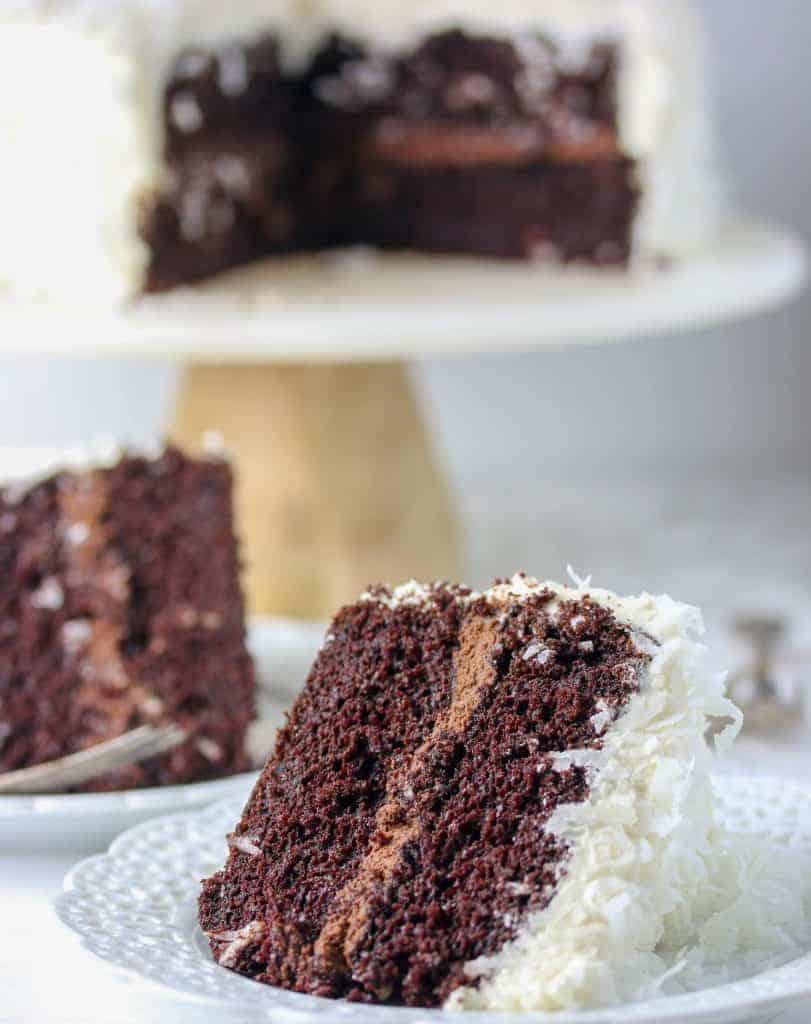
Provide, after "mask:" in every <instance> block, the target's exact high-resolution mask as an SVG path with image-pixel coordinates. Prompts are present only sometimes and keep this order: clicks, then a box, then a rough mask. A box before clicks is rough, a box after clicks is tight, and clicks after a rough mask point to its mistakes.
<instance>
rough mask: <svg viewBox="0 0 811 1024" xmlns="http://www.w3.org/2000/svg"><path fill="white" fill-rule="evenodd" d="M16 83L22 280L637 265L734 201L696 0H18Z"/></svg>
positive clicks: (8, 134)
mask: <svg viewBox="0 0 811 1024" xmlns="http://www.w3.org/2000/svg"><path fill="white" fill-rule="evenodd" d="M43 66H45V67H47V68H48V69H49V72H50V74H49V75H48V76H42V75H41V74H40V73H39V72H38V70H37V69H40V68H42V67H43ZM53 82H58V83H59V88H58V90H57V89H54V88H53V86H52V85H51V84H50V83H53ZM1 94H5V95H7V96H8V97H9V100H8V102H7V104H6V106H5V108H3V106H2V104H0V140H2V139H4V138H5V139H6V140H7V141H8V145H7V146H6V147H5V150H6V151H7V152H8V159H7V177H8V180H9V186H8V187H7V189H6V190H5V192H4V195H5V196H6V198H4V197H2V196H0V215H2V219H3V222H4V224H5V225H6V231H5V233H4V234H5V238H6V240H7V241H6V243H5V246H6V247H7V248H8V252H7V253H4V251H3V247H2V246H0V282H5V283H6V284H7V285H9V286H10V287H12V288H14V289H15V290H17V291H20V292H23V293H34V294H36V293H44V294H46V295H49V296H51V295H56V296H60V297H62V298H70V299H72V300H74V301H75V300H77V299H78V300H82V299H86V298H87V297H88V295H92V297H93V298H94V300H95V301H98V299H99V298H100V297H103V298H104V299H105V300H106V301H108V302H109V301H112V302H115V301H120V300H121V299H123V298H128V297H133V296H137V295H139V294H141V293H142V292H144V291H164V290H167V289H171V288H175V287H177V286H180V285H183V284H188V283H190V282H194V281H199V280H203V279H205V278H208V277H210V276H211V275H213V274H216V273H219V272H221V271H224V270H228V269H230V268H233V267H236V266H239V265H242V264H246V263H252V262H254V261H257V260H260V259H264V258H268V257H272V256H278V255H283V254H289V253H300V252H314V251H318V250H324V249H333V248H343V247H346V246H354V245H365V246H374V247H377V248H379V249H388V250H418V251H422V252H426V253H448V254H452V253H456V254H462V255H473V256H482V257H487V258H496V259H512V260H533V261H540V262H549V263H555V264H560V263H562V264H566V263H573V262H576V263H586V264H591V265H596V266H617V267H625V266H628V265H629V264H630V263H631V262H632V261H634V260H643V261H651V260H653V261H657V260H660V259H668V258H671V257H672V258H676V257H678V256H680V255H682V254H684V253H686V252H689V251H691V250H693V249H694V248H695V247H696V246H700V245H701V244H703V243H704V242H705V241H706V240H707V239H708V238H709V237H711V236H712V234H713V233H714V231H715V230H716V228H717V224H718V220H719V215H720V203H719V189H718V184H717V182H718V179H717V174H716V171H715V167H714V153H713V148H714V147H713V140H712V131H711V130H710V125H709V115H708V111H707V104H706V101H705V97H704V86H703V69H702V66H701V46H700V31H699V26H698V19H697V16H696V13H695V10H694V8H693V4H692V2H691V0H507V2H505V3H502V4H499V5H493V4H486V3H484V2H482V0H476V2H473V3H471V2H469V0H441V2H436V0H415V2H414V3H411V4H403V3H401V2H400V0H383V2H381V3H375V4H369V3H368V0H280V2H276V3H273V4H267V3H264V2H262V0H241V2H240V3H239V4H237V5H223V4H222V3H220V2H219V0H163V2H162V3H160V4H155V3H154V2H152V0H103V2H102V0H57V2H46V0H11V3H10V5H7V6H6V7H4V9H3V11H0V95H1ZM20 96H23V97H24V98H25V99H24V102H19V97H20ZM11 97H13V98H14V99H13V102H12V100H11ZM76 111H81V112H82V116H81V117H77V116H76ZM63 133H64V136H65V137H64V138H63V137H62V134H63ZM12 140H13V145H12ZM68 145H69V148H70V151H71V152H72V153H73V154H75V159H73V160H72V161H71V163H70V165H69V166H64V165H63V166H60V173H59V175H58V176H56V175H54V174H53V172H52V166H53V165H52V162H51V161H50V160H48V159H47V158H46V155H47V152H52V151H54V150H59V149H60V148H63V149H67V147H68ZM44 146H47V147H48V150H47V151H45V150H44V148H43V147H44ZM26 196H30V197H32V202H33V199H34V198H35V199H36V203H37V209H38V216H37V217H36V218H33V217H32V216H31V205H30V203H29V202H26V201H25V197H26ZM63 240H64V242H63ZM68 246H70V248H67V247H68ZM68 253H70V254H71V258H70V259H68V258H67V254H68ZM74 265H76V266H81V267H82V270H83V276H82V277H81V278H79V277H78V276H77V275H76V274H75V273H74V272H73V270H72V267H73V266H74ZM88 289H89V290H88Z"/></svg>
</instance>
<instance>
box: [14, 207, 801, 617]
mask: <svg viewBox="0 0 811 1024" xmlns="http://www.w3.org/2000/svg"><path fill="white" fill-rule="evenodd" d="M806 270H807V262H806V254H805V250H804V247H803V245H802V243H801V242H800V241H798V240H797V239H796V238H794V237H793V236H792V235H791V234H789V233H787V232H785V231H783V230H781V229H779V228H775V227H773V226H769V225H766V224H761V223H756V222H753V221H744V220H738V221H735V222H731V223H730V224H729V225H728V227H727V228H726V229H725V230H724V231H723V232H722V233H721V234H720V235H719V237H718V239H717V241H716V243H715V244H714V245H713V246H711V247H710V248H708V249H706V250H705V251H703V252H702V253H701V254H698V255H696V256H695V257H693V258H691V259H689V260H685V261H683V262H682V263H680V264H679V265H677V266H674V267H671V268H667V269H659V270H647V271H639V272H635V273H633V274H630V275H629V274H620V273H606V272H595V271H587V270H574V271H573V270H568V271H565V272H562V271H555V270H551V269H548V268H543V269H542V268H539V267H537V266H528V265H527V266H524V265H507V264H494V263H491V262H485V261H479V260H466V259H458V260H438V259H426V258H421V257H416V256H413V257H381V258H375V257H373V256H372V255H371V254H369V253H367V252H365V251H360V250H353V251H351V252H349V253H346V254H342V255H341V256H340V257H334V256H333V257H324V258H306V259H295V260H291V261H289V262H286V263H284V264H280V263H279V262H271V263H268V264H263V265H261V266H257V267H252V268H250V269H249V270H245V271H238V272H235V273H231V274H227V275H223V276H222V277H220V278H218V279H217V280H216V281H213V282H210V283H208V284H206V285H204V286H201V287H197V288H189V289H183V290H181V291H178V292H175V293H172V294H171V295H167V296H160V297H150V298H148V299H144V300H141V301H139V302H138V303H135V304H134V305H132V306H131V307H129V308H127V309H124V310H119V311H115V312H106V313H105V312H103V311H99V310H98V309H87V308H83V307H76V308H73V309H65V308H55V307H53V306H51V305H48V304H45V303H40V304H35V303H22V302H19V301H14V300H12V299H9V298H7V299H5V300H0V350H2V351H6V352H12V351H16V352H19V351H28V352H30V351H32V350H35V351H37V352H41V353H46V354H53V355H57V354H58V355H67V354H70V355H79V354H81V355H107V356H118V357H121V356H132V357H136V358H154V357H159V358H161V359H169V360H179V361H182V362H184V363H185V364H186V367H187V368H186V372H185V374H184V377H183V381H182V385H181V390H180V394H179V397H178V403H177V409H176V413H175V417H174V423H173V426H172V428H171V434H172V436H173V437H175V438H176V439H177V440H179V441H180V442H182V443H184V444H186V445H192V446H194V445H195V444H196V443H197V442H198V441H199V438H200V436H201V435H202V434H203V433H204V432H205V431H206V430H210V429H214V430H218V431H220V432H221V433H222V435H223V437H224V439H225V442H226V444H227V446H228V447H229V449H231V450H232V451H233V452H234V454H235V455H236V457H237V459H238V466H239V488H238V500H239V512H240V519H241V529H242V533H243V535H244V538H245V543H246V553H247V554H246V561H247V566H248V591H249V595H250V599H251V605H252V608H253V610H254V611H255V612H276V613H284V614H288V615H299V616H305V617H310V618H313V617H317V618H318V617H324V616H326V615H328V614H329V613H330V612H331V611H332V610H333V609H334V608H335V607H336V606H337V605H338V604H339V603H340V602H341V601H343V600H345V599H348V598H350V597H351V596H352V595H354V594H356V593H357V592H358V590H359V589H362V588H363V587H364V586H365V585H366V584H367V583H368V582H369V581H370V580H374V579H392V580H396V579H400V578H403V577H411V576H417V577H425V578H432V577H437V576H447V577H453V576H457V574H458V546H457V540H456V537H457V531H456V525H455V519H454V516H453V514H452V511H451V505H450V502H449V499H448V494H447V488H446V486H445V482H444V480H443V478H442V476H441V474H440V473H439V471H438V469H437V466H436V463H435V460H434V457H433V454H432V451H431V446H430V443H429V438H428V436H427V432H426V428H425V425H424V422H423V419H422V416H421V414H420V412H419V408H418V405H417V402H416V400H415V395H414V392H413V388H412V385H411V381H410V376H409V373H408V368H407V365H406V363H405V361H406V360H411V359H415V358H419V357H424V356H430V355H438V354H443V355H451V354H460V355H461V354H466V353H471V352H483V351H487V352H506V351H510V350H529V349H536V348H553V347H560V346H565V345H572V344H582V343H596V342H608V341H618V340H622V339H627V338H632V337H638V336H654V335H656V334H662V333H664V332H667V333H678V332H684V331H687V330H690V329H695V328H701V327H707V326H710V325H713V324H717V323H720V322H722V321H729V320H733V319H737V318H743V317H746V316H750V315H752V314H755V313H762V312H765V311H767V310H769V309H774V308H776V307H778V306H780V305H781V304H782V303H784V302H785V301H786V300H787V299H788V298H790V297H791V295H792V294H794V293H795V292H796V291H797V290H798V289H799V288H800V287H801V285H802V283H803V281H804V279H805V276H806ZM481 415H482V416H486V415H487V410H486V409H483V410H481Z"/></svg>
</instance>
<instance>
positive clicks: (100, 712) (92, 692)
mask: <svg viewBox="0 0 811 1024" xmlns="http://www.w3.org/2000/svg"><path fill="white" fill-rule="evenodd" d="M231 485H232V479H231V469H230V467H229V465H228V463H227V462H226V461H224V460H223V459H221V458H214V457H212V458H201V459H192V458H189V457H187V456H186V455H184V454H183V453H182V452H180V451H179V450H178V449H176V448H171V447H170V448H166V449H165V450H163V451H160V452H156V453H153V454H150V455H142V454H135V453H133V452H126V451H118V450H110V451H109V452H107V453H104V454H102V453H101V452H96V453H83V454H77V455H75V456H66V457H65V458H62V457H59V458H58V459H56V460H55V461H53V462H52V463H51V464H50V465H49V467H48V468H44V469H43V471H42V473H40V474H38V476H37V477H36V478H35V479H16V480H14V482H3V483H0V772H2V771H13V770H15V769H18V768H25V767H28V766H31V765H35V764H39V763H42V762H44V761H50V760H53V759H54V758H58V757H61V756H64V755H66V754H71V753H74V752H76V751H79V750H82V749H85V748H87V747H89V746H92V745H93V744H96V743H99V742H101V741H103V740H108V739H112V738H113V737H115V736H118V735H120V734H121V733H123V732H126V731H127V730H129V729H132V728H135V727H137V726H139V725H144V724H152V725H164V724H168V723H170V722H175V723H178V724H179V725H181V726H182V727H183V729H184V730H185V731H186V733H187V734H188V738H187V739H186V741H185V742H184V743H183V744H182V745H181V746H179V747H177V748H175V749H174V750H172V751H170V752H168V753H166V754H164V755H162V756H160V757H157V758H152V759H150V760H148V761H144V762H142V763H139V764H134V765H131V766H129V767H126V768H122V769H120V770H118V771H116V772H114V773H112V774H110V775H108V776H106V777H104V778H102V779H98V780H96V781H95V782H93V783H91V784H89V786H88V787H87V788H94V789H128V788H133V787H140V786H154V785H161V784H167V783H183V782H193V781H198V780H202V779H212V778H217V777H221V776H225V775H230V774H233V773H234V772H239V771H244V770H247V769H248V768H249V767H250V764H249V760H248V757H247V755H246V752H245V749H244V743H245V735H246V731H247V728H248V725H249V723H250V721H251V719H252V718H253V714H254V690H255V681H254V669H253V664H252V661H251V658H250V655H249V653H248V651H247V648H246V644H245V624H244V612H243V602H242V593H241V590H240V583H239V559H238V552H237V544H236V541H235V537H234V527H233V520H232V508H231Z"/></svg>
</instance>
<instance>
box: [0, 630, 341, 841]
mask: <svg viewBox="0 0 811 1024" xmlns="http://www.w3.org/2000/svg"><path fill="white" fill-rule="evenodd" d="M322 635H323V629H322V627H320V626H314V625H311V624H308V623H295V622H288V621H286V620H282V619H256V620H254V621H253V622H252V623H251V627H250V630H249V645H250V647H251V651H252V653H253V655H254V658H255V660H256V666H257V670H258V674H259V681H260V694H259V713H260V719H261V720H262V721H263V723H265V722H267V723H268V726H269V728H270V729H271V730H272V727H273V726H274V725H278V724H280V722H281V720H282V716H283V712H284V708H285V707H287V706H288V705H289V704H290V703H291V702H292V699H293V697H294V696H295V693H296V691H297V690H298V689H299V688H300V687H301V685H302V683H303V681H304V678H305V676H306V673H307V669H308V667H309V664H310V662H311V660H312V657H313V654H314V651H315V649H316V648H317V647H318V644H319V643H320V639H321V636H322ZM257 753H258V752H257ZM263 753H266V751H265V752H263ZM255 778H256V774H255V773H249V774H246V775H237V776H234V777H232V778H230V779H217V780H215V781H214V782H198V783H193V784H190V785H185V786H162V787H158V788H154V789H140V790H129V791H127V792H121V793H77V794H64V795H59V796H0V851H2V850H26V851H29V852H34V851H36V850H56V849H61V850H76V851H77V852H88V851H90V850H102V849H104V848H105V847H106V845H107V844H108V843H109V842H110V840H111V839H112V838H113V836H116V835H118V833H119V832H121V831H123V830H124V829H126V828H131V827H132V826H133V825H137V824H138V823H139V822H142V821H146V820H148V819H149V818H155V817H158V816H159V815H163V814H170V813H171V812H173V811H184V810H191V809H193V808H200V807H206V806H208V805H209V804H211V803H214V802H215V801H217V800H222V799H223V798H225V797H234V799H235V800H236V802H237V803H238V802H239V801H241V800H244V799H245V797H246V796H247V794H248V792H249V791H250V787H251V785H252V784H253V781H254V780H255Z"/></svg>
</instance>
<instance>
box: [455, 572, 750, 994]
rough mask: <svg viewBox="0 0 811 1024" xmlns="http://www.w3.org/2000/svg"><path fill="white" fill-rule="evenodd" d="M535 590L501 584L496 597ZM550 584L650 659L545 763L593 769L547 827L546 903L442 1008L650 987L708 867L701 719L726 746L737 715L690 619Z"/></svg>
mask: <svg viewBox="0 0 811 1024" xmlns="http://www.w3.org/2000/svg"><path fill="white" fill-rule="evenodd" d="M537 586H538V584H536V583H535V582H534V581H528V580H522V579H518V580H513V581H512V583H511V584H508V585H507V586H506V587H503V588H500V596H501V597H502V598H506V597H507V593H508V592H509V593H513V592H516V591H517V592H520V593H531V592H532V590H533V589H535V588H537ZM544 586H550V585H549V584H544ZM551 586H552V587H553V589H555V591H556V592H557V593H558V594H559V598H560V599H565V598H568V597H572V598H574V599H577V598H578V597H582V595H583V594H584V593H586V592H587V593H588V594H589V595H590V596H591V597H592V599H594V600H596V601H598V602H599V603H600V604H602V605H604V606H606V607H608V608H610V609H611V610H612V611H613V612H614V614H615V615H616V617H617V618H618V620H620V621H622V622H625V623H627V624H628V625H630V626H631V627H632V628H633V629H634V630H635V631H638V632H637V636H638V637H639V644H640V647H641V648H642V649H643V650H645V651H646V652H648V653H650V654H651V655H652V658H651V662H650V664H649V666H648V668H647V670H646V671H645V674H644V678H643V680H642V683H641V687H640V690H639V693H638V694H637V695H636V696H635V697H633V698H632V700H631V701H630V702H629V705H628V707H627V709H626V711H625V712H624V713H623V714H622V715H621V717H620V718H619V719H618V720H617V721H616V722H615V723H614V724H613V725H612V726H610V727H609V728H607V729H606V731H605V734H604V744H603V749H602V750H600V751H589V750H586V751H575V750H572V751H566V752H561V754H559V755H556V767H557V768H558V770H565V769H566V768H567V767H569V766H570V765H572V764H578V765H583V764H585V765H587V766H589V767H591V768H592V770H593V773H594V774H593V778H592V786H591V791H590V796H589V799H588V800H587V801H586V802H585V803H582V804H576V805H570V806H565V807H561V808H559V809H558V810H557V811H556V812H555V813H554V814H553V816H552V818H551V819H550V822H549V824H548V826H547V827H548V829H549V831H551V832H553V833H555V834H556V835H558V836H560V837H562V838H565V839H566V840H567V842H568V843H569V844H570V846H571V856H570V859H569V861H568V863H567V864H566V871H565V874H564V876H563V877H562V880H561V882H560V885H559V888H558V890H557V892H556V893H555V895H554V897H553V899H552V901H551V903H550V904H549V906H548V907H547V909H546V910H544V911H542V912H541V913H538V914H535V915H534V916H532V917H531V918H530V919H529V920H528V922H527V923H526V925H525V927H524V928H523V929H522V931H521V932H520V933H519V935H518V937H517V938H516V939H515V940H514V941H513V942H511V943H509V944H508V945H507V946H505V947H504V948H503V949H502V950H501V951H500V952H499V953H498V954H497V955H495V956H492V957H485V958H481V959H480V960H477V961H474V962H473V963H470V964H468V965H467V967H466V969H467V972H468V973H469V974H470V976H471V979H472V978H478V979H481V981H480V985H479V987H478V988H473V987H469V988H463V989H460V990H458V991H457V992H455V993H454V994H453V996H452V997H451V999H450V1000H449V1002H448V1008H449V1009H462V1008H464V1009H487V1010H494V1011H505V1012H507V1011H521V1010H527V1011H528V1010H545V1011H553V1010H571V1009H575V1008H583V1007H594V1006H605V1005H611V1004H615V1003H620V1002H624V1001H628V1000H631V999H633V998H636V997H639V996H640V995H642V994H645V993H646V992H651V991H653V990H655V988H656V986H657V985H659V984H660V983H661V982H662V979H663V977H664V975H665V974H666V972H667V970H668V964H667V963H666V962H665V961H664V960H663V959H662V958H661V956H660V955H659V954H658V953H657V952H656V949H657V945H658V944H659V943H660V941H661V939H662V937H663V935H664V934H665V933H666V931H667V930H668V929H669V922H670V921H671V920H678V919H681V920H682V921H685V920H688V919H689V920H692V919H693V918H694V916H695V914H694V911H693V909H692V901H694V900H695V899H696V895H697V893H698V891H699V890H700V889H701V888H702V886H703V885H705V884H706V882H707V879H708V878H709V876H710V873H711V871H712V866H713V864H714V863H715V862H716V861H717V852H716V851H717V844H718V839H719V836H718V832H717V829H716V826H715V823H714V820H713V812H712V793H711V787H710V782H709V775H708V768H709V762H710V758H711V753H710V751H709V749H708V748H707V746H706V744H705V742H704V738H703V737H704V732H705V727H706V718H707V716H708V715H717V716H726V717H729V718H731V719H733V721H734V722H735V725H734V726H731V727H730V728H729V730H728V731H727V733H726V734H725V735H723V742H730V741H731V739H732V736H733V734H734V732H735V731H736V730H737V728H738V723H739V720H740V715H739V713H738V712H737V710H736V709H735V708H734V707H733V706H732V705H731V704H730V703H729V702H728V701H727V700H726V699H725V698H724V695H723V694H724V685H723V678H719V677H717V676H713V675H711V674H709V673H708V672H707V670H706V668H705V665H704V648H703V647H702V646H701V644H700V643H699V642H698V637H699V635H700V634H701V632H702V631H703V627H702V623H701V617H700V614H699V613H698V611H697V610H696V609H693V608H689V607H687V606H685V605H681V604H677V603H676V602H674V601H672V600H671V599H670V598H667V597H661V598H653V597H651V596H649V595H643V596H642V597H639V598H619V597H617V596H616V595H614V594H611V593H608V592H606V591H601V590H594V589H591V588H588V590H587V591H586V590H584V589H581V588H575V589H573V590H572V589H570V588H565V587H558V586H555V585H551ZM649 638H653V640H654V641H655V642H656V643H655V645H653V644H651V642H650V639H649ZM688 930H689V929H687V928H684V927H683V928H682V931H688Z"/></svg>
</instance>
